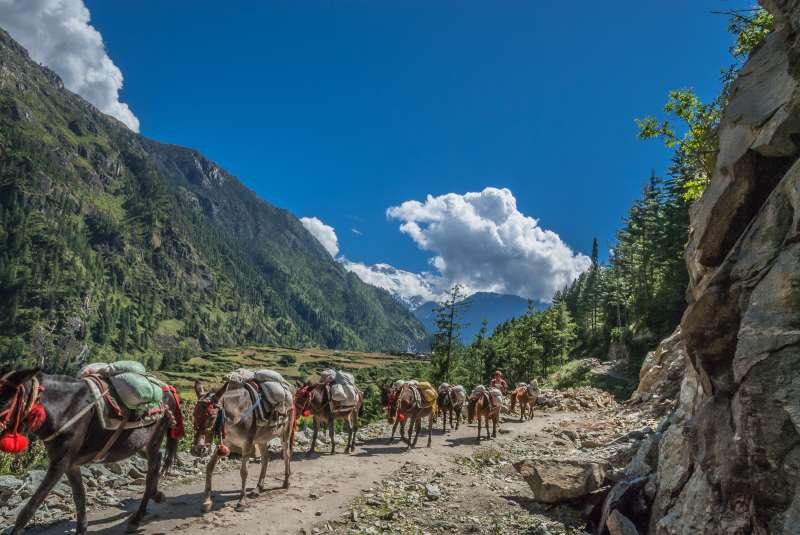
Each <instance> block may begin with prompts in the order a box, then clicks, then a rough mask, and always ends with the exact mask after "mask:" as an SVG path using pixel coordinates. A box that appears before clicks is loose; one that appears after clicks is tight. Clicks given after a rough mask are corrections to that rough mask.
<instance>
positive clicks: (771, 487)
mask: <svg viewBox="0 0 800 535" xmlns="http://www.w3.org/2000/svg"><path fill="white" fill-rule="evenodd" d="M762 3H763V5H764V6H765V7H766V8H767V9H769V10H770V11H771V12H772V13H773V14H774V16H775V19H776V30H775V31H774V32H772V33H771V34H770V35H769V36H768V37H767V38H766V39H765V41H764V42H763V43H762V44H761V46H760V47H759V48H758V49H757V50H755V51H754V52H753V54H752V55H751V57H750V59H749V60H748V62H747V64H746V65H745V66H744V67H743V68H742V70H741V71H740V73H739V76H738V78H737V80H736V82H735V83H734V85H733V88H732V92H731V98H730V101H729V103H728V105H727V107H726V109H725V111H724V114H723V118H722V121H721V125H720V130H719V135H720V151H719V155H718V158H717V165H716V169H715V172H714V175H713V177H712V180H711V184H710V186H709V187H708V190H707V191H706V192H705V194H704V195H703V197H702V199H701V200H700V201H699V202H698V203H697V205H696V206H695V207H694V208H693V210H692V214H691V233H690V239H689V244H688V247H687V254H686V261H687V266H688V268H689V275H690V287H689V306H688V308H687V310H686V313H685V314H684V316H683V319H682V321H681V333H682V337H683V341H684V343H685V347H686V355H687V357H688V364H689V365H688V366H687V367H686V371H685V373H684V376H683V380H682V383H681V390H680V395H679V403H678V407H677V409H676V410H675V412H674V413H673V414H672V415H671V416H670V418H669V420H668V421H666V422H665V423H664V425H663V427H662V428H661V429H660V431H661V432H662V436H661V439H660V441H659V445H658V459H657V463H656V464H657V466H656V467H655V468H654V472H653V473H651V474H650V475H649V476H648V478H649V481H650V482H651V483H652V484H651V486H650V490H649V494H651V495H652V496H648V498H652V503H651V507H652V511H651V515H650V521H649V530H648V531H649V532H650V533H657V534H667V533H669V534H689V533H692V534H695V533H708V534H711V533H715V534H717V533H731V534H734V533H735V534H739V533H742V534H744V533H757V534H761V533H764V534H766V533H773V534H789V533H798V531H799V530H800V488H798V486H799V485H800V162H798V155H800V137H798V135H800V38H798V35H800V2H798V1H797V0H763V1H762ZM648 376H649V373H645V374H643V379H647V378H648ZM654 385H655V383H651V385H650V387H651V388H652V387H653V386H654ZM643 490H644V495H645V496H647V495H648V488H647V487H646V486H645V487H644V489H643ZM612 492H613V491H612ZM623 513H625V511H623Z"/></svg>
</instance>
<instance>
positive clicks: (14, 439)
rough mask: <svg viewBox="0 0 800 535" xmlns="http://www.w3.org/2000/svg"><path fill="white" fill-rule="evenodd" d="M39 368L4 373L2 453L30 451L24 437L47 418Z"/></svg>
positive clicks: (0, 385)
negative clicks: (43, 405) (42, 397)
mask: <svg viewBox="0 0 800 535" xmlns="http://www.w3.org/2000/svg"><path fill="white" fill-rule="evenodd" d="M40 384H41V374H40V372H39V369H38V368H33V369H27V370H17V371H14V370H3V371H2V372H0V451H5V452H7V453H20V452H22V451H24V450H25V449H26V448H27V447H28V439H27V437H25V435H24V433H26V432H33V431H35V430H36V429H38V428H39V427H40V426H41V425H42V424H43V423H44V420H45V418H46V414H45V410H44V407H42V405H41V404H40V403H38V401H37V400H38V397H39V391H40V387H39V385H40Z"/></svg>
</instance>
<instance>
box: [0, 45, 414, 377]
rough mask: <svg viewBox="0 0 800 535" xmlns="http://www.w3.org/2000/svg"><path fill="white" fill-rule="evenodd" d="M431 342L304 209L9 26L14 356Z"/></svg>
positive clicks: (2, 102) (5, 110)
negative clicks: (150, 121)
mask: <svg viewBox="0 0 800 535" xmlns="http://www.w3.org/2000/svg"><path fill="white" fill-rule="evenodd" d="M423 337H424V331H423V329H422V326H421V325H420V324H419V322H418V321H417V320H416V319H415V318H414V317H413V316H412V315H411V314H410V313H409V312H408V311H406V310H405V309H404V307H402V306H401V305H399V304H398V303H397V302H396V301H395V300H394V299H393V298H392V297H391V296H390V295H389V294H388V293H387V292H385V291H383V290H380V289H378V288H375V287H372V286H368V285H366V284H364V283H363V282H362V281H361V280H360V279H358V278H357V277H356V276H355V275H353V274H351V273H348V272H347V271H346V270H344V269H343V268H342V266H341V265H339V264H338V263H336V262H335V261H333V259H332V258H331V257H330V255H328V253H327V252H326V251H325V250H324V249H323V247H322V246H321V245H320V244H319V242H317V241H316V240H315V239H314V238H313V237H312V236H311V235H310V234H309V233H308V232H307V231H306V230H305V229H304V228H303V226H302V224H301V223H300V222H299V221H298V220H297V218H296V217H295V216H293V215H292V214H290V213H289V212H287V211H286V210H282V209H280V208H276V207H274V206H272V205H270V204H268V203H266V202H264V201H262V200H261V199H259V198H258V197H257V196H256V195H255V194H254V193H253V192H251V191H249V190H248V189H247V188H245V187H244V186H243V185H242V184H241V183H240V182H239V181H238V180H237V179H236V178H235V177H233V176H231V175H230V174H228V173H227V172H226V171H225V170H223V169H222V168H220V167H219V166H217V165H216V164H215V163H213V162H211V161H209V160H208V159H206V158H205V157H203V155H201V154H200V153H198V152H197V151H194V150H191V149H187V148H183V147H177V146H173V145H165V144H161V143H158V142H155V141H152V140H148V139H146V138H144V137H142V136H139V135H137V134H134V133H133V132H131V131H129V130H128V129H126V128H125V127H124V126H122V125H121V124H120V123H118V122H117V121H116V120H114V119H112V118H110V117H108V116H105V115H103V114H101V113H100V112H98V111H97V110H96V109H95V108H94V107H92V106H91V105H90V104H88V103H86V102H85V101H83V100H82V99H81V98H80V97H77V96H76V95H74V94H72V93H70V92H69V91H67V90H65V89H64V87H63V84H62V83H61V80H60V79H59V78H58V76H57V75H55V74H54V73H53V72H52V71H50V70H49V69H47V68H45V67H42V66H39V65H36V64H35V63H33V62H32V61H31V60H30V59H29V58H28V55H27V53H26V51H25V50H24V49H23V48H22V47H21V46H20V45H18V44H17V43H16V42H15V41H14V40H13V39H11V38H10V37H9V36H8V34H6V33H5V32H2V31H0V361H1V362H5V363H14V364H18V363H22V362H27V363H31V364H38V365H41V366H43V367H45V368H46V369H48V370H51V371H60V370H70V369H73V368H74V367H75V366H76V365H78V364H79V363H80V362H84V361H86V360H116V359H117V358H119V357H121V356H124V357H126V358H135V359H138V360H141V361H143V362H145V363H146V364H147V365H148V366H150V367H152V368H167V369H169V368H172V367H175V366H178V367H180V366H182V365H183V361H184V360H186V359H187V358H189V356H190V355H193V354H195V353H198V352H200V351H208V350H210V349H213V348H218V347H233V346H241V345H244V344H269V345H284V346H292V347H301V346H320V347H331V348H348V349H357V350H405V349H408V348H412V347H414V346H415V345H416V344H417V343H418V342H419V340H421V339H422V338H423Z"/></svg>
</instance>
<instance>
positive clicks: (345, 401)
mask: <svg viewBox="0 0 800 535" xmlns="http://www.w3.org/2000/svg"><path fill="white" fill-rule="evenodd" d="M325 371H333V370H325ZM334 380H335V382H334V383H333V384H332V385H331V398H332V399H333V401H334V402H336V403H337V404H338V405H345V406H349V405H355V404H356V402H357V401H358V391H357V390H356V379H355V377H353V374H351V373H348V372H345V371H341V370H337V371H336V372H335V373H334Z"/></svg>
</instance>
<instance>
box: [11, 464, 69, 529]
mask: <svg viewBox="0 0 800 535" xmlns="http://www.w3.org/2000/svg"><path fill="white" fill-rule="evenodd" d="M62 453H63V452H62ZM53 459H54V460H51V461H50V466H48V467H47V473H46V474H45V476H44V479H43V480H42V482H41V483H40V484H39V488H37V489H36V492H34V493H33V496H31V499H30V500H28V503H26V504H25V507H23V508H22V511H20V512H19V514H18V515H17V521H16V522H14V530H13V531H12V532H11V533H12V534H13V535H20V534H21V533H22V532H23V531H24V530H25V525H26V524H27V523H28V522H29V521H30V519H31V517H33V513H35V512H36V510H37V509H38V508H39V506H40V505H41V504H42V502H43V501H44V499H45V497H47V495H48V494H49V493H50V490H52V488H53V487H54V486H55V484H56V483H58V480H59V479H61V476H63V475H64V473H65V472H66V471H67V468H68V467H69V465H70V464H71V459H70V458H69V457H68V456H66V455H64V456H61V457H58V456H54V457H53Z"/></svg>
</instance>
